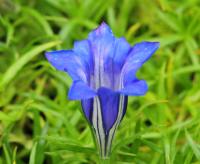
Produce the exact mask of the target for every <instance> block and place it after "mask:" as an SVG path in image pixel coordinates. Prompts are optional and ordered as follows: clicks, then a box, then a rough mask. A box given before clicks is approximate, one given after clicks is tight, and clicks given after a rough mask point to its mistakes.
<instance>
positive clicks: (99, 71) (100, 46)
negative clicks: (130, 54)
mask: <svg viewBox="0 0 200 164" xmlns="http://www.w3.org/2000/svg"><path fill="white" fill-rule="evenodd" d="M88 40H89V43H90V48H91V53H92V56H93V62H94V81H93V83H94V87H95V89H98V88H99V87H102V86H104V87H108V88H109V87H111V86H112V81H111V79H110V77H109V75H108V74H107V73H106V69H105V64H106V61H107V59H108V58H109V57H112V56H113V53H114V43H115V38H114V36H113V34H112V31H111V29H110V28H109V26H108V25H107V24H105V23H102V24H101V25H100V26H99V27H98V28H97V29H95V30H93V31H92V32H91V33H90V34H89V37H88Z"/></svg>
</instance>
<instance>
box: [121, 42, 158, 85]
mask: <svg viewBox="0 0 200 164" xmlns="http://www.w3.org/2000/svg"><path fill="white" fill-rule="evenodd" d="M158 48H159V43H158V42H141V43H137V44H136V45H135V46H134V47H133V48H132V50H131V51H130V53H129V55H128V57H127V59H126V62H125V64H124V66H123V69H122V75H121V76H122V79H123V84H124V85H125V86H126V85H128V84H129V83H131V82H132V81H134V80H135V79H136V77H135V74H136V72H137V70H138V69H139V68H140V67H141V66H142V65H143V63H144V62H145V61H147V60H148V59H149V58H150V57H151V55H153V53H154V52H155V51H156V50H157V49H158Z"/></svg>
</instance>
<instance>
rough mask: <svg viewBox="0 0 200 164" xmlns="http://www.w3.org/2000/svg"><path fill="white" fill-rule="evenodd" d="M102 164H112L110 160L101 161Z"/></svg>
mask: <svg viewBox="0 0 200 164" xmlns="http://www.w3.org/2000/svg"><path fill="white" fill-rule="evenodd" d="M100 164H110V158H106V159H102V158H101V159H100Z"/></svg>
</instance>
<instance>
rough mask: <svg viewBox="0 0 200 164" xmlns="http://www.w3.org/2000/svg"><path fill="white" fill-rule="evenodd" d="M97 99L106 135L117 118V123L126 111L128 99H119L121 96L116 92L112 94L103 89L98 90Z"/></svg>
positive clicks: (108, 90)
mask: <svg viewBox="0 0 200 164" xmlns="http://www.w3.org/2000/svg"><path fill="white" fill-rule="evenodd" d="M98 97H99V101H100V106H101V112H102V120H103V127H104V130H105V132H106V134H107V133H108V132H109V130H110V129H111V128H112V126H113V125H114V124H115V122H116V121H117V119H118V117H119V122H120V121H121V119H122V118H123V116H124V113H125V111H126V107H127V100H128V99H127V97H126V96H125V97H124V96H123V99H121V96H120V94H119V93H118V92H114V91H112V90H110V89H108V88H104V87H102V88H100V89H99V90H98ZM121 100H122V101H121ZM119 108H122V109H119ZM119 111H121V112H122V113H119Z"/></svg>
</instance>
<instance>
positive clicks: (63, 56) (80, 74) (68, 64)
mask: <svg viewBox="0 0 200 164" xmlns="http://www.w3.org/2000/svg"><path fill="white" fill-rule="evenodd" d="M45 56H46V58H47V59H48V61H49V62H50V63H51V64H52V65H53V66H54V67H55V68H56V69H58V70H60V71H66V72H68V73H69V75H70V76H71V77H72V79H73V80H83V81H84V82H87V79H88V78H87V70H86V69H85V68H84V66H83V62H82V61H81V59H80V58H79V57H77V56H76V55H75V54H74V52H73V51H71V50H61V51H52V52H47V53H46V54H45Z"/></svg>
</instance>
